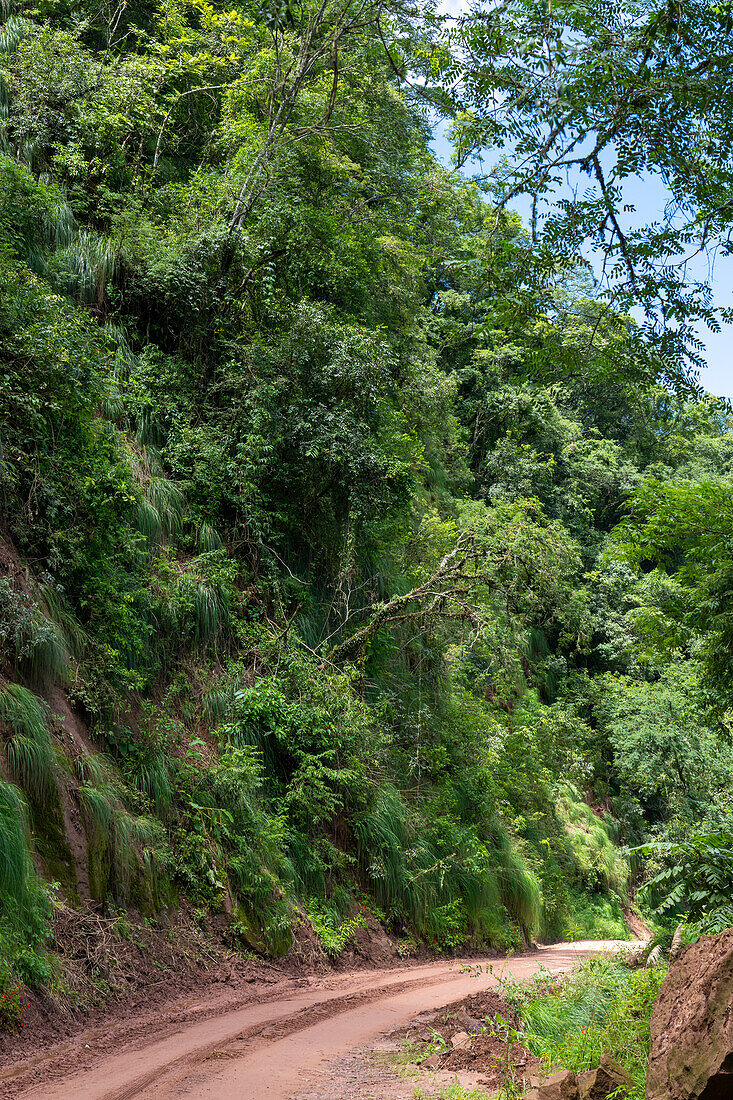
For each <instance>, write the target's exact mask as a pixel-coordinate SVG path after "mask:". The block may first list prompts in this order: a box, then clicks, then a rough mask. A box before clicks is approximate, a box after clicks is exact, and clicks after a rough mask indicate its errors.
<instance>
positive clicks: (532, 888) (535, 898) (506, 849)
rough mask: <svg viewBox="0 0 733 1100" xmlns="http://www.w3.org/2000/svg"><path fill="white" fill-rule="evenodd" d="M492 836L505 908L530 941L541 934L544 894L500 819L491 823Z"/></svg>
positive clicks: (500, 893)
mask: <svg viewBox="0 0 733 1100" xmlns="http://www.w3.org/2000/svg"><path fill="white" fill-rule="evenodd" d="M490 836H491V851H492V856H493V858H494V860H495V862H496V869H497V883H498V887H499V896H500V898H501V901H502V904H503V905H504V906H505V908H506V909H507V912H508V913H509V915H510V917H512V918H513V919H514V920H515V921H516V922H517V923H518V924H519V925H520V927H521V929H522V931H523V932H524V935H525V937H526V938H527V939H528V940H530V939H532V937H533V936H535V935H536V934H537V932H538V930H539V927H540V919H541V915H542V891H541V890H540V885H539V882H538V880H537V876H536V875H535V874H534V872H533V871H532V870H531V868H530V867H529V866H528V865H527V862H526V860H525V859H524V857H523V856H522V853H521V852H520V851H519V850H518V849H517V847H516V845H515V844H514V842H513V841H512V839H511V837H510V836H509V833H508V832H507V830H506V828H505V826H504V824H503V823H502V821H501V820H500V819H499V818H498V817H495V818H494V819H493V820H492V822H491V829H490Z"/></svg>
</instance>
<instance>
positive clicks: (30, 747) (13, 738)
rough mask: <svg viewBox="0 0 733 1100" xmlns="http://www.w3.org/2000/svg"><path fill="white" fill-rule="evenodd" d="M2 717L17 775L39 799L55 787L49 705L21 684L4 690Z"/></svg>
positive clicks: (0, 703) (0, 700) (12, 768)
mask: <svg viewBox="0 0 733 1100" xmlns="http://www.w3.org/2000/svg"><path fill="white" fill-rule="evenodd" d="M0 719H2V721H3V723H4V724H5V726H6V727H7V729H8V732H9V737H8V738H7V740H6V743H5V755H6V759H7V761H8V767H9V769H10V772H11V774H12V776H13V778H14V779H16V780H17V781H18V782H19V783H20V784H21V786H22V787H23V788H24V790H25V791H26V792H27V793H28V794H29V795H30V796H31V797H33V798H35V799H37V800H38V801H39V802H41V803H43V802H46V801H47V799H48V798H49V797H50V795H51V793H52V792H53V790H54V789H55V772H56V752H55V750H54V746H53V741H52V740H51V734H50V731H49V728H48V708H47V707H46V705H45V703H43V702H42V701H41V700H40V699H39V698H38V696H36V695H34V694H33V692H32V691H29V690H28V688H25V687H23V686H22V685H21V684H8V685H7V686H6V687H5V688H3V690H2V691H0Z"/></svg>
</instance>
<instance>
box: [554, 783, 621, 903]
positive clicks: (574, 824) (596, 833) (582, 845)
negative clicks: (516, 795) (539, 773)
mask: <svg viewBox="0 0 733 1100" xmlns="http://www.w3.org/2000/svg"><path fill="white" fill-rule="evenodd" d="M557 808H558V816H559V818H560V820H561V821H562V823H563V825H564V827H565V832H566V834H567V837H568V841H569V843H570V848H571V850H572V853H573V857H574V859H575V862H576V864H577V866H578V869H579V871H580V872H581V874H582V876H583V877H584V878H585V879H586V880H587V881H588V882H589V884H590V885H596V884H600V885H602V886H604V887H605V888H606V889H608V890H613V891H614V892H615V893H617V894H618V895H619V897H621V898H622V899H625V898H626V896H627V891H628V880H629V875H630V867H629V863H628V860H627V859H626V858H625V857H624V856H623V855H622V853H621V852H620V851H619V849H618V848H617V847H616V845H615V844H614V839H615V838H614V834H613V826H612V825H611V824H610V823H609V822H608V821H606V820H604V819H603V818H600V817H598V816H597V815H596V814H595V813H594V812H593V810H592V808H591V807H590V806H589V805H588V803H587V802H586V801H585V800H584V799H583V798H582V796H581V794H580V792H579V791H578V789H577V788H576V787H574V786H573V785H572V784H571V783H564V784H563V785H562V787H561V789H560V795H559V798H558V803H557Z"/></svg>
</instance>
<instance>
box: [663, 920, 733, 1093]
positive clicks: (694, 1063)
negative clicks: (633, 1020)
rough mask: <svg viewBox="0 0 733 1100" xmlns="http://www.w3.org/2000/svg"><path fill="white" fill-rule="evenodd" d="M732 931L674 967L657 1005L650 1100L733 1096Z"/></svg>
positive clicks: (707, 940)
mask: <svg viewBox="0 0 733 1100" xmlns="http://www.w3.org/2000/svg"><path fill="white" fill-rule="evenodd" d="M732 1002H733V929H728V930H727V931H725V932H721V933H720V934H719V935H717V936H705V937H704V938H703V939H701V940H698V942H697V943H695V944H693V945H692V946H691V947H687V948H686V949H685V950H684V951H683V952H682V953H681V954H680V956H679V958H677V959H676V960H675V961H674V962H673V963H672V966H671V967H670V970H669V974H668V975H667V977H666V978H665V979H664V982H663V983H662V987H661V989H660V990H659V995H658V996H657V1001H656V1004H655V1006H654V1012H653V1014H652V1024H651V1052H650V1054H649V1068H648V1073H647V1085H646V1098H647V1100H724V1098H729V1097H732V1096H733V1009H732Z"/></svg>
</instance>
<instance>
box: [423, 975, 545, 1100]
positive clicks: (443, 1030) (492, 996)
mask: <svg viewBox="0 0 733 1100" xmlns="http://www.w3.org/2000/svg"><path fill="white" fill-rule="evenodd" d="M518 1026H519V1020H518V1017H517V1014H516V1012H515V1011H514V1009H513V1008H512V1007H511V1005H509V1004H508V1003H507V1002H506V1001H505V1000H504V998H503V997H501V996H500V995H499V994H498V993H496V992H495V991H494V990H492V989H487V990H482V992H480V993H473V994H471V996H469V997H465V998H464V999H463V1000H461V1001H456V1002H454V1003H453V1004H449V1005H447V1006H446V1007H445V1008H443V1009H441V1010H440V1012H436V1013H434V1014H432V1015H431V1016H427V1017H419V1018H418V1019H417V1020H416V1021H415V1023H414V1024H413V1025H412V1026H411V1027H410V1028H409V1029H408V1030H407V1032H406V1033H405V1037H406V1038H407V1039H410V1040H412V1041H413V1042H415V1043H416V1044H417V1045H418V1050H419V1053H420V1054H422V1055H423V1058H422V1063H423V1064H424V1065H425V1064H428V1067H429V1068H434V1069H441V1070H453V1071H455V1070H472V1071H473V1072H478V1073H481V1074H483V1075H484V1076H483V1078H482V1081H481V1083H482V1085H486V1086H491V1087H497V1086H501V1085H503V1084H504V1083H505V1080H506V1076H507V1069H510V1073H513V1074H514V1075H515V1076H516V1077H518V1078H519V1079H520V1080H521V1079H522V1078H524V1079H525V1080H526V1081H529V1078H530V1076H531V1074H533V1073H536V1072H538V1070H539V1067H540V1064H541V1063H540V1059H539V1058H536V1057H535V1055H533V1054H531V1053H530V1052H529V1051H528V1050H527V1048H526V1047H525V1046H524V1045H523V1044H522V1043H520V1042H518V1041H510V1040H511V1034H512V1029H514V1028H516V1027H518ZM436 1034H437V1035H439V1036H441V1037H442V1039H443V1042H444V1044H445V1048H446V1049H445V1050H443V1051H442V1052H440V1051H439V1052H437V1053H436V1052H434V1048H435V1044H436Z"/></svg>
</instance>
